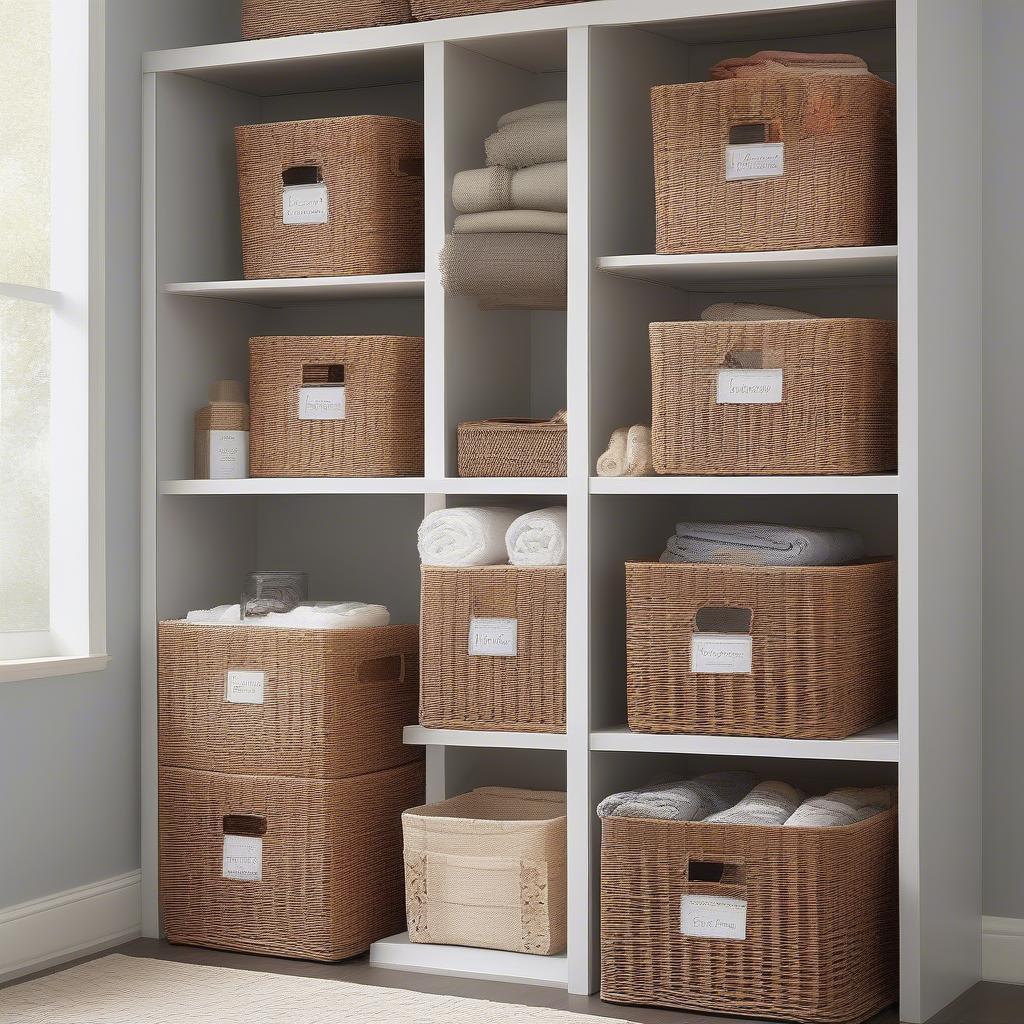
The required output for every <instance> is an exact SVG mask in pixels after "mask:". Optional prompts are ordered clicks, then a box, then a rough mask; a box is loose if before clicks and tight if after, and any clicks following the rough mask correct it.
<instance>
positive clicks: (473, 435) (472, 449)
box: [459, 419, 566, 477]
mask: <svg viewBox="0 0 1024 1024" xmlns="http://www.w3.org/2000/svg"><path fill="white" fill-rule="evenodd" d="M565 439H566V425H565V421H564V420H561V421H559V420H523V419H499V420H474V421H471V422H467V423H460V424H459V476H492V477H493V476H565V472H566V448H565Z"/></svg>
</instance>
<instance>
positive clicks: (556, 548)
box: [417, 505, 566, 568]
mask: <svg viewBox="0 0 1024 1024" xmlns="http://www.w3.org/2000/svg"><path fill="white" fill-rule="evenodd" d="M417 540H418V547H419V552H420V560H421V561H422V562H423V564H424V565H443V566H450V567H455V568H467V567H469V566H474V565H505V564H507V563H509V562H511V564H512V565H521V566H532V565H565V548H566V519H565V506H564V505H555V506H553V507H552V508H542V509H538V510H537V511H536V512H527V513H525V514H522V513H520V512H519V511H518V510H516V509H512V508H444V509H439V510H438V511H437V512H431V513H430V515H428V516H427V517H426V518H425V519H424V520H423V522H422V523H420V528H419V532H418V537H417Z"/></svg>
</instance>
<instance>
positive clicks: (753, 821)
mask: <svg viewBox="0 0 1024 1024" xmlns="http://www.w3.org/2000/svg"><path fill="white" fill-rule="evenodd" d="M803 798H804V795H803V793H801V792H800V790H799V789H796V788H795V787H794V786H791V785H789V783H788V782H761V783H758V785H756V786H755V787H754V788H753V789H752V790H751V791H750V792H749V793H748V794H747V795H746V796H745V797H744V798H743V799H742V800H741V801H740V802H739V803H738V804H736V806H735V807H730V808H729V809H728V810H726V811H721V812H720V813H718V814H712V815H711V817H709V818H708V819H707V820H708V821H713V822H716V823H718V824H720V825H782V824H784V823H785V822H786V819H787V818H789V817H791V816H792V814H793V812H794V811H795V810H796V809H797V808H798V807H799V806H800V803H801V801H802V800H803Z"/></svg>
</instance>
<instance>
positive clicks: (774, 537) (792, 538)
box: [661, 521, 864, 565]
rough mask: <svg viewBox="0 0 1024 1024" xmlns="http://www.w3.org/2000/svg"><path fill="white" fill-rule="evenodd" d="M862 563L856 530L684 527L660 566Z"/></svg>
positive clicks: (735, 525)
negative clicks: (665, 563) (690, 564)
mask: <svg viewBox="0 0 1024 1024" xmlns="http://www.w3.org/2000/svg"><path fill="white" fill-rule="evenodd" d="M863 557H864V538H863V537H861V535H860V534H859V533H855V532H854V531H853V530H835V529H822V528H818V527H812V526H775V525H773V524H771V523H706V522H688V521H687V522H682V523H677V524H676V532H675V534H674V535H673V536H671V537H669V539H668V544H667V546H666V548H665V553H664V554H663V555H662V556H661V561H662V562H677V563H679V562H698V563H721V564H724V565H844V564H846V563H847V562H856V561H858V560H860V559H862V558H863Z"/></svg>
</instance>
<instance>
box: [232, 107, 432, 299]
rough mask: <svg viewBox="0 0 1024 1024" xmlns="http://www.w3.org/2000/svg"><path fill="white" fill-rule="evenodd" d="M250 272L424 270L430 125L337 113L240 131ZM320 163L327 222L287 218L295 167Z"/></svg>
mask: <svg viewBox="0 0 1024 1024" xmlns="http://www.w3.org/2000/svg"><path fill="white" fill-rule="evenodd" d="M235 143H236V147H237V150H238V196H239V204H240V209H241V217H242V272H243V274H244V275H245V277H247V278H257V279H259V278H280V277H333V276H346V275H351V274H401V273H406V272H408V271H420V270H422V269H423V126H422V125H421V124H418V123H417V122H416V121H409V120H406V119H405V118H400V117H367V116H361V117H332V118H323V119H320V120H314V121H285V122H280V123H277V124H251V125H242V126H241V127H239V128H236V129H235ZM295 167H316V168H318V169H319V172H320V175H321V177H322V179H323V182H324V184H325V185H326V186H327V202H328V220H327V221H326V222H325V223H322V224H285V223H284V219H283V214H282V197H283V187H284V180H283V175H284V173H285V172H286V171H288V170H289V169H291V168H295Z"/></svg>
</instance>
